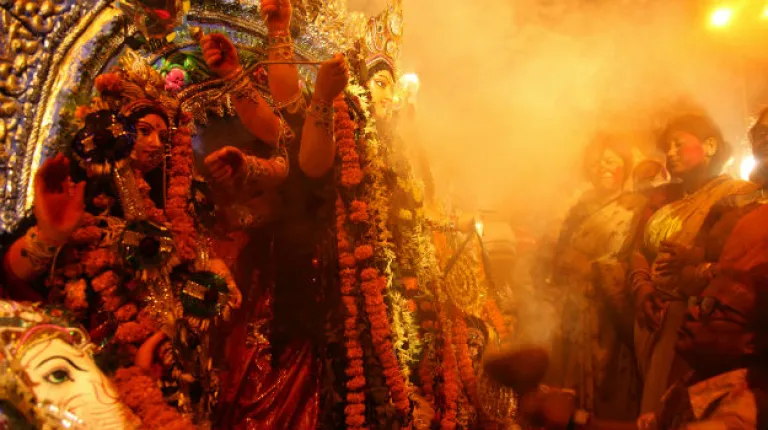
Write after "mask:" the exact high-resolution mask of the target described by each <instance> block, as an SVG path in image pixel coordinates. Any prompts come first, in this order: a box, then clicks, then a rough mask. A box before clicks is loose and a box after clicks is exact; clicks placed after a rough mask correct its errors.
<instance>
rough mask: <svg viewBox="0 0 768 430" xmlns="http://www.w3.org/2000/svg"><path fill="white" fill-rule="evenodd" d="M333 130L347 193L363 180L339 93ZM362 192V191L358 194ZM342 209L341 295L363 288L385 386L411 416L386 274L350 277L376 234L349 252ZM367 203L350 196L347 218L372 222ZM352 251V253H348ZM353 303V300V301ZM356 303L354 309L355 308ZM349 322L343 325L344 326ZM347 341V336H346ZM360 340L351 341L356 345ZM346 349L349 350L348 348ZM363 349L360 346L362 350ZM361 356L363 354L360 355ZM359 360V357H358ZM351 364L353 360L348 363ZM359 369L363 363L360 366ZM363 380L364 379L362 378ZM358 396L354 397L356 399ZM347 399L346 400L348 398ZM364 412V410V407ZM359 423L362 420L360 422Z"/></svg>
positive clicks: (369, 270)
mask: <svg viewBox="0 0 768 430" xmlns="http://www.w3.org/2000/svg"><path fill="white" fill-rule="evenodd" d="M333 106H334V109H335V114H334V130H335V139H336V147H337V152H338V155H339V157H340V158H341V172H340V182H341V186H342V187H343V188H345V189H346V190H347V191H348V192H349V194H352V195H353V194H354V193H353V192H354V191H357V190H356V188H357V186H358V185H360V184H361V183H362V180H363V171H362V169H361V167H360V155H359V154H358V153H357V144H356V142H355V140H354V130H355V123H354V122H353V121H352V119H351V116H350V114H349V106H348V105H347V102H346V100H345V99H344V98H343V96H340V97H339V98H337V99H336V100H335V101H334V105H333ZM361 194H362V193H361ZM343 210H344V202H343V199H339V201H337V222H338V223H339V227H341V228H339V229H338V231H339V237H338V243H339V246H340V248H339V263H340V264H341V266H342V271H344V269H347V270H349V271H348V272H346V273H347V274H348V276H346V277H344V276H343V277H342V289H345V290H343V291H342V294H344V292H345V291H348V289H349V288H352V285H354V283H355V282H359V285H360V288H361V289H362V291H363V297H364V299H365V311H366V315H367V316H368V321H369V323H370V330H371V337H372V340H373V345H374V352H375V353H376V355H377V356H378V358H379V362H380V363H381V366H382V368H383V373H384V377H385V380H386V382H387V386H388V387H389V392H390V396H391V399H392V402H393V403H394V405H395V408H396V409H397V410H398V412H399V413H400V414H401V415H402V416H403V417H410V412H411V402H410V400H409V398H408V395H409V393H408V389H407V386H406V381H405V378H404V377H403V374H402V371H401V369H400V366H399V363H398V360H397V355H396V354H395V349H394V346H393V344H392V340H391V339H392V332H391V327H390V321H389V316H388V314H387V305H386V303H385V302H384V295H383V291H384V290H385V289H386V287H387V277H386V276H383V275H382V273H381V272H380V271H379V270H378V269H376V268H374V267H366V268H360V269H361V270H360V274H359V280H353V278H352V274H353V273H355V272H354V269H353V267H354V264H355V263H362V262H366V264H367V265H368V266H372V264H373V262H372V258H371V257H373V254H374V249H373V246H372V245H371V244H370V243H367V242H368V241H370V240H372V239H375V238H376V235H375V234H373V235H367V236H370V237H365V236H366V235H365V234H362V235H360V236H361V237H358V238H356V239H357V240H355V243H354V251H352V249H353V248H352V246H353V245H352V244H351V240H352V238H349V237H346V235H345V231H344V228H343V227H344V226H343V223H344V221H345V219H344V218H342V217H341V216H340V215H339V214H340V213H342V211H343ZM369 211H370V208H369V206H368V204H367V203H366V202H364V201H362V200H355V199H351V201H350V202H349V216H348V219H349V221H350V222H351V223H353V224H366V223H370V222H371V219H372V217H371V214H370V213H369ZM365 227H366V226H360V227H359V228H357V229H356V230H357V231H365V232H368V231H369V230H370V229H371V228H373V227H374V226H367V227H369V228H365ZM342 246H343V247H342ZM350 251H352V252H350ZM354 299H355V298H354V297H345V298H343V300H344V303H345V307H346V308H347V310H348V311H349V310H350V309H351V305H352V303H353V300H354ZM355 303H356V302H355ZM356 309H357V308H356V306H355V310H356ZM348 327H349V325H345V329H346V328H348ZM347 339H348V341H349V338H347ZM358 345H359V343H356V344H354V346H355V347H357V346H358ZM348 351H349V349H348ZM361 351H362V349H361ZM360 358H362V355H361V356H360ZM361 363H362V360H361ZM350 367H352V363H350ZM361 368H362V366H361ZM351 373H353V369H351V368H350V369H348V375H349V374H351ZM354 381H355V379H352V380H351V381H349V382H348V383H347V384H348V388H349V384H351V383H353V382H354ZM362 381H364V379H363V380H362ZM357 398H358V397H354V399H355V400H357ZM348 402H349V399H348ZM354 406H355V405H354V404H351V403H348V406H347V411H346V412H347V420H349V417H350V414H351V413H355V412H358V411H359V409H358V408H355V407H354ZM363 411H364V409H363ZM361 424H362V423H361Z"/></svg>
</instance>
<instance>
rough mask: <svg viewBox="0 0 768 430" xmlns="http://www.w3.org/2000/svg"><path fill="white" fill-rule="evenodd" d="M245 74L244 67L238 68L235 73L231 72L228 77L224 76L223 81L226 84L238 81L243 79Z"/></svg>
mask: <svg viewBox="0 0 768 430" xmlns="http://www.w3.org/2000/svg"><path fill="white" fill-rule="evenodd" d="M244 74H245V71H244V70H243V67H242V66H237V68H236V69H235V70H233V71H231V72H230V73H229V74H227V76H224V77H223V78H222V79H223V80H224V81H226V82H230V81H237V80H240V79H242V78H243V75H244Z"/></svg>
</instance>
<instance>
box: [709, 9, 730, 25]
mask: <svg viewBox="0 0 768 430" xmlns="http://www.w3.org/2000/svg"><path fill="white" fill-rule="evenodd" d="M732 19H733V9H732V8H730V7H726V6H721V7H718V8H717V9H715V10H714V11H713V12H712V15H711V16H710V18H709V22H710V24H712V26H713V27H718V28H723V27H726V26H727V25H728V24H730V23H731V20H732Z"/></svg>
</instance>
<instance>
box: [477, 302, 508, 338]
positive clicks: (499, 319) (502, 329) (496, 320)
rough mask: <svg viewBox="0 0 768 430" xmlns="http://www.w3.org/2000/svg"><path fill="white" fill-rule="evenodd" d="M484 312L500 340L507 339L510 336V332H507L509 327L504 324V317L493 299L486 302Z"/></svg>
mask: <svg viewBox="0 0 768 430" xmlns="http://www.w3.org/2000/svg"><path fill="white" fill-rule="evenodd" d="M483 310H484V311H485V315H486V317H487V318H488V321H490V322H491V324H492V325H493V328H494V330H496V333H498V335H499V339H504V338H506V337H507V335H509V330H507V325H506V324H505V323H504V316H503V315H502V314H501V310H499V306H498V305H497V304H496V301H495V300H493V299H488V300H486V301H485V304H484V306H483Z"/></svg>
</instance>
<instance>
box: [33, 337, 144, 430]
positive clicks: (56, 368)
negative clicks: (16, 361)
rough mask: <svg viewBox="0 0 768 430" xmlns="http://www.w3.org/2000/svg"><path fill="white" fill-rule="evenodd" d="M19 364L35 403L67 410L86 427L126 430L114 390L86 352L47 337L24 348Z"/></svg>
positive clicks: (101, 429)
mask: <svg viewBox="0 0 768 430" xmlns="http://www.w3.org/2000/svg"><path fill="white" fill-rule="evenodd" d="M20 362H21V365H22V367H23V368H24V369H25V371H26V373H27V376H28V377H29V380H30V382H31V385H32V391H33V392H34V394H35V397H36V398H37V401H38V402H42V403H45V402H48V403H51V404H53V405H55V406H57V407H58V408H61V409H64V410H67V411H68V412H70V413H72V414H74V415H75V416H77V417H78V418H79V419H80V420H82V421H83V423H84V424H85V427H86V428H98V429H99V430H112V429H116V430H117V429H120V430H122V429H127V428H129V426H128V424H127V423H126V416H125V411H124V409H123V405H122V404H121V403H120V402H119V400H118V396H117V391H116V390H115V388H114V387H113V386H112V384H111V382H110V381H109V379H107V377H106V376H105V375H104V373H102V372H101V370H100V369H99V368H98V367H97V366H96V363H95V362H94V360H93V358H92V357H91V356H90V354H88V353H87V352H86V351H84V350H82V349H79V348H77V347H75V346H73V345H71V344H69V343H67V342H65V341H63V340H62V339H59V338H48V339H44V340H40V341H38V342H36V343H34V344H32V345H31V346H29V347H27V348H25V352H24V354H23V355H22V356H21V357H20Z"/></svg>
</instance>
